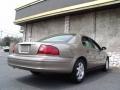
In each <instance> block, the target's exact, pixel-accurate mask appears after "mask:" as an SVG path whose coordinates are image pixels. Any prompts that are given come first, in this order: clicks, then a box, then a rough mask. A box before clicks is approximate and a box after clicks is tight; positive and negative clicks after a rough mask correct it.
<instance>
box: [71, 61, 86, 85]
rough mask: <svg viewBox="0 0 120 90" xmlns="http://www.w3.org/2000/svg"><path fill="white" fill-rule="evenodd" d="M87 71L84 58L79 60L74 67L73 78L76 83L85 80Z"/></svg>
mask: <svg viewBox="0 0 120 90" xmlns="http://www.w3.org/2000/svg"><path fill="white" fill-rule="evenodd" d="M85 72H86V66H85V62H84V61H83V60H78V61H77V62H76V63H75V65H74V68H73V72H72V80H73V82H75V83H80V82H82V81H83V80H84V77H85Z"/></svg>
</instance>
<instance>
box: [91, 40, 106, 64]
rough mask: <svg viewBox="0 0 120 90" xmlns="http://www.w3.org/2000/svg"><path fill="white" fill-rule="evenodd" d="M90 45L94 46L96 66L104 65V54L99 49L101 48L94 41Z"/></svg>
mask: <svg viewBox="0 0 120 90" xmlns="http://www.w3.org/2000/svg"><path fill="white" fill-rule="evenodd" d="M91 41H92V43H93V45H94V48H95V50H96V62H97V65H103V64H104V63H105V60H106V59H105V56H106V55H105V53H104V51H103V50H102V49H101V47H100V46H99V45H98V44H97V43H96V42H95V41H94V40H92V39H91Z"/></svg>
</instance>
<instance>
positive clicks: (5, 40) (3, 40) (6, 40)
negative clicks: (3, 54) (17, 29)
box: [0, 36, 22, 46]
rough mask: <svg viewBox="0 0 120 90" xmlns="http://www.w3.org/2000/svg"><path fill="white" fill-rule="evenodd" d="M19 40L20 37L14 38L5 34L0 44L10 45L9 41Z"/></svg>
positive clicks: (15, 41) (16, 41)
mask: <svg viewBox="0 0 120 90" xmlns="http://www.w3.org/2000/svg"><path fill="white" fill-rule="evenodd" d="M21 40H22V39H21V38H14V37H9V36H7V37H4V38H3V39H2V40H1V41H0V46H10V43H11V42H14V43H18V42H20V41H21Z"/></svg>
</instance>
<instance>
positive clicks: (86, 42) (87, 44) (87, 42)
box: [82, 37, 95, 48]
mask: <svg viewBox="0 0 120 90" xmlns="http://www.w3.org/2000/svg"><path fill="white" fill-rule="evenodd" d="M82 44H83V46H84V47H86V48H95V47H94V45H93V43H92V42H91V40H90V39H89V38H87V37H82Z"/></svg>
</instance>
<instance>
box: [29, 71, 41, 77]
mask: <svg viewBox="0 0 120 90" xmlns="http://www.w3.org/2000/svg"><path fill="white" fill-rule="evenodd" d="M30 72H31V73H32V75H35V76H38V75H39V74H40V73H39V72H35V71H30Z"/></svg>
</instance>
